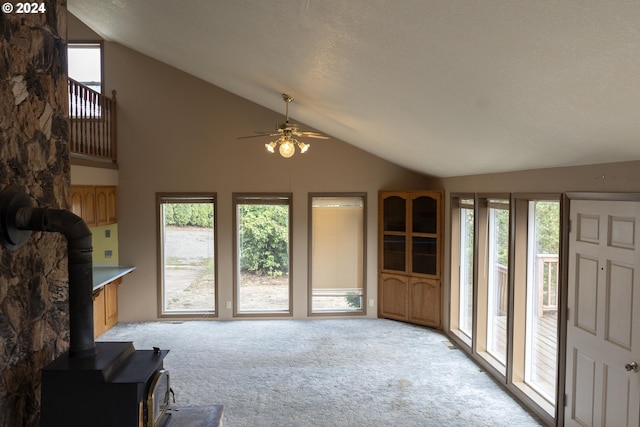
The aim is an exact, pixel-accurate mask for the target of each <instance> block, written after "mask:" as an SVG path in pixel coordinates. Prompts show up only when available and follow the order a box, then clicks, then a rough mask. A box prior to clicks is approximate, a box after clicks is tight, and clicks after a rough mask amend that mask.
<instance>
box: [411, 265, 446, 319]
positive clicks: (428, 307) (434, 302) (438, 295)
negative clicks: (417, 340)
mask: <svg viewBox="0 0 640 427" xmlns="http://www.w3.org/2000/svg"><path fill="white" fill-rule="evenodd" d="M441 300H442V292H441V286H440V281H439V280H435V279H426V278H422V277H411V278H410V279H409V321H410V322H412V323H418V324H420V325H425V326H433V327H435V328H440V326H441V325H440V306H441Z"/></svg>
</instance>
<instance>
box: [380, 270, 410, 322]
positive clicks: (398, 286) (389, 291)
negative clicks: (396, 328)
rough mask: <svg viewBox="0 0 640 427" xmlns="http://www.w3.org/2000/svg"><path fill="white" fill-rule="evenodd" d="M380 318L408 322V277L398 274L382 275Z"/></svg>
mask: <svg viewBox="0 0 640 427" xmlns="http://www.w3.org/2000/svg"><path fill="white" fill-rule="evenodd" d="M379 286H380V296H379V304H380V308H379V310H380V317H387V318H389V319H396V320H407V319H408V315H407V314H408V313H407V297H408V289H407V277H406V276H401V275H398V274H384V273H383V274H381V275H380V282H379Z"/></svg>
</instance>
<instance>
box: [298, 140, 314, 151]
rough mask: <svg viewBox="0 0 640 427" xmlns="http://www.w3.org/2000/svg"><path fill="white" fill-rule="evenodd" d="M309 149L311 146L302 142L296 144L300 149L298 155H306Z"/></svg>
mask: <svg viewBox="0 0 640 427" xmlns="http://www.w3.org/2000/svg"><path fill="white" fill-rule="evenodd" d="M309 147H311V144H305V143H304V142H298V148H300V153H306V152H307V151H308V150H309Z"/></svg>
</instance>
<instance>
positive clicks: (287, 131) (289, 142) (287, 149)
mask: <svg viewBox="0 0 640 427" xmlns="http://www.w3.org/2000/svg"><path fill="white" fill-rule="evenodd" d="M282 99H283V100H284V102H285V105H286V109H285V122H284V123H281V124H280V125H278V126H276V130H275V132H256V133H257V135H251V136H241V137H239V138H238V139H246V138H257V137H261V136H277V137H278V138H277V139H276V140H275V141H271V142H269V143H267V144H264V146H265V148H266V149H267V151H269V152H270V153H275V152H276V151H275V149H276V147H278V152H279V153H280V155H281V156H282V157H285V158H289V157H291V156H293V155H294V154H295V152H296V145H297V146H298V148H299V149H300V153H306V152H307V150H309V147H311V144H307V143H304V142H302V141H299V140H298V139H296V138H298V137H303V138H316V139H329V137H328V136H325V135H322V134H321V133H318V132H307V131H301V130H300V129H298V124H297V123H291V122H289V104H291V103H292V102H293V98H292V97H291V96H289V95H287V94H286V93H283V94H282Z"/></svg>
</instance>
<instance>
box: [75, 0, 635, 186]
mask: <svg viewBox="0 0 640 427" xmlns="http://www.w3.org/2000/svg"><path fill="white" fill-rule="evenodd" d="M68 10H69V11H70V12H71V13H73V14H74V15H75V16H77V17H78V18H79V19H80V20H82V21H83V22H84V23H86V24H87V25H88V26H89V27H91V28H92V29H93V30H94V31H96V32H97V33H98V34H100V35H101V36H102V37H103V38H105V39H106V40H110V41H115V42H118V43H121V44H123V45H125V46H128V47H130V48H132V49H134V50H137V51H139V52H142V53H144V54H146V55H149V56H151V57H153V58H156V59H158V60H160V61H163V62H165V63H167V64H170V65H172V66H174V67H176V68H179V69H182V70H184V71H185V72H187V73H190V74H193V75H195V76H197V77H199V78H201V79H204V80H206V81H209V82H211V83H212V84H215V85H217V86H220V87H221V88H224V89H226V90H228V91H230V92H232V93H235V94H237V95H239V96H242V97H244V98H247V99H249V100H251V101H254V102H256V103H257V104H260V105H263V106H265V107H268V108H270V109H273V110H275V111H283V106H284V104H283V102H282V98H281V96H280V94H281V93H283V92H285V93H288V94H290V95H292V96H294V97H295V98H296V101H295V103H294V104H292V106H291V111H290V112H291V115H292V118H293V119H295V120H296V121H300V122H303V123H306V124H307V125H309V126H313V127H314V128H316V129H318V130H320V131H322V132H324V133H327V134H329V135H331V136H333V137H335V138H338V139H340V140H343V141H345V142H347V143H350V144H352V145H354V146H357V147H359V148H362V149H364V150H366V151H369V152H371V153H373V154H375V155H378V156H380V157H383V158H385V159H388V160H390V161H392V162H394V163H397V164H399V165H402V166H405V167H407V168H410V169H412V170H415V171H418V172H422V173H425V174H428V175H433V176H440V177H446V176H458V175H470V174H477V173H486V172H502V171H510V170H522V169H533V168H543V167H552V166H567V165H579V164H592V163H604V162H613V161H624V160H638V159H640V2H638V1H637V0H629V1H614V0H613V1H610V0H556V1H533V0H530V1H526V0H515V1H514V0H477V1H468V0H348V1H345V0H233V1H222V0H217V1H211V0H191V1H178V0H136V1H126V0H68ZM254 130H255V129H247V132H252V131H254Z"/></svg>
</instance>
